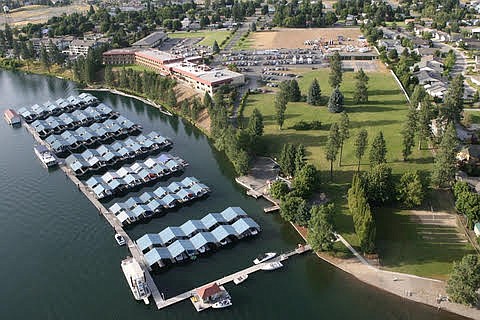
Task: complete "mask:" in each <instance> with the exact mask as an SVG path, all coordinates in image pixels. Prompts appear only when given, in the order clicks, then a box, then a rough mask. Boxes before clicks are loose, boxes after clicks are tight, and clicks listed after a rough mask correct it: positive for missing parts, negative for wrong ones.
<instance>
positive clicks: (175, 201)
mask: <svg viewBox="0 0 480 320" xmlns="http://www.w3.org/2000/svg"><path fill="white" fill-rule="evenodd" d="M208 193H210V188H209V187H207V186H206V185H204V184H202V183H200V181H198V180H197V179H196V178H195V177H187V178H185V179H183V180H182V181H180V182H172V183H171V184H169V185H168V186H167V187H158V188H156V189H155V190H153V191H152V192H144V193H143V194H142V195H140V196H139V197H132V198H129V199H128V200H127V201H125V202H117V203H115V204H113V205H112V206H110V207H109V208H108V210H109V211H110V212H111V213H113V214H114V215H115V216H116V217H117V219H118V220H119V221H120V223H122V224H132V223H135V222H138V221H140V220H142V219H147V218H150V217H152V216H154V215H158V214H160V213H165V210H167V209H173V208H175V207H177V206H179V205H180V204H183V203H187V202H190V201H193V200H197V199H201V198H203V197H204V196H205V195H207V194H208Z"/></svg>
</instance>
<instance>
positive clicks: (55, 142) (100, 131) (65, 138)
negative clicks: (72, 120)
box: [45, 116, 142, 155]
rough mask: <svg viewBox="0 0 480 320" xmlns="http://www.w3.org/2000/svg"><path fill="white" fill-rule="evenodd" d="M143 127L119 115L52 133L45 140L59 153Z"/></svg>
mask: <svg viewBox="0 0 480 320" xmlns="http://www.w3.org/2000/svg"><path fill="white" fill-rule="evenodd" d="M141 129H142V128H141V126H140V125H138V124H135V123H133V122H132V121H130V120H128V119H127V118H125V117H123V116H119V117H118V118H117V119H108V120H105V121H104V122H102V123H94V124H92V125H90V126H88V127H80V128H78V129H76V130H68V131H65V132H63V133H62V134H59V135H50V136H49V137H47V138H46V139H45V142H46V143H47V144H48V147H49V148H50V150H52V152H54V153H55V154H57V155H59V154H61V153H64V152H68V151H75V150H77V149H79V148H82V147H87V146H91V145H94V144H96V143H103V142H106V141H108V140H110V139H119V138H126V137H127V136H128V135H130V134H134V133H139V132H140V131H141Z"/></svg>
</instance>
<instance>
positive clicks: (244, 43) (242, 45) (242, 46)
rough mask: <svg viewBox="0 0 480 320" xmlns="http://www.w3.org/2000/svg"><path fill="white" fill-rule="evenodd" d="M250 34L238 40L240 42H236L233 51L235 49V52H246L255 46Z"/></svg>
mask: <svg viewBox="0 0 480 320" xmlns="http://www.w3.org/2000/svg"><path fill="white" fill-rule="evenodd" d="M252 34H253V33H252V32H250V34H249V35H248V37H246V38H240V40H238V42H237V43H236V44H235V46H234V47H233V49H235V50H247V49H251V48H253V46H254V44H255V40H254V39H252Z"/></svg>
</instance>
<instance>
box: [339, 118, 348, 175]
mask: <svg viewBox="0 0 480 320" xmlns="http://www.w3.org/2000/svg"><path fill="white" fill-rule="evenodd" d="M349 126H350V119H349V118H348V114H347V113H346V112H345V111H343V112H342V115H341V119H340V126H339V128H338V132H339V137H338V139H339V141H340V157H339V161H338V165H339V166H340V167H341V166H342V154H343V144H344V142H345V140H347V139H348V138H350V129H349Z"/></svg>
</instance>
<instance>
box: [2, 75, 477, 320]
mask: <svg viewBox="0 0 480 320" xmlns="http://www.w3.org/2000/svg"><path fill="white" fill-rule="evenodd" d="M6 71H9V70H6ZM18 71H20V72H24V71H23V70H18ZM26 73H28V74H37V75H41V76H52V75H48V74H41V73H34V72H26ZM54 77H56V78H59V79H64V78H62V77H59V76H54ZM64 80H69V81H72V82H74V83H76V84H78V82H76V81H74V80H71V79H64ZM79 90H82V91H99V92H109V93H112V94H117V95H121V96H125V97H129V98H133V99H136V100H138V101H141V102H143V103H145V104H147V105H150V106H152V107H155V108H157V109H158V110H159V111H160V112H162V113H163V114H165V115H168V116H174V115H177V116H179V117H181V118H182V119H184V120H186V121H188V122H189V123H191V124H192V125H193V126H195V127H196V128H198V129H200V131H202V133H204V134H205V136H206V137H207V138H208V139H210V136H209V135H208V134H207V133H206V132H204V130H202V129H201V128H199V127H198V126H197V125H196V124H195V123H194V122H192V121H190V120H188V119H186V118H184V117H183V116H181V115H179V114H176V113H175V114H172V113H170V112H169V111H166V110H165V108H164V107H163V106H161V105H157V104H156V103H155V102H153V101H150V100H148V99H145V98H143V97H140V96H136V95H134V94H128V93H125V92H123V91H120V90H117V89H108V88H92V87H87V88H79ZM235 180H236V179H235ZM236 182H237V183H239V182H238V181H236ZM239 184H240V185H242V186H243V187H244V188H247V189H249V188H248V187H247V186H246V185H243V184H241V183H239ZM266 200H267V201H268V199H266ZM290 224H291V225H292V226H293V228H294V229H295V231H297V233H298V234H299V235H300V237H302V239H304V241H305V242H306V241H307V239H306V237H305V235H304V234H302V232H301V230H300V229H299V227H298V226H296V225H294V224H293V223H291V222H290ZM315 254H316V255H317V257H319V258H320V259H322V260H323V261H325V262H327V263H329V264H331V265H332V266H334V267H336V268H338V269H340V270H342V271H344V272H346V273H348V274H350V275H352V276H353V277H355V278H356V279H357V280H359V281H361V282H363V283H365V284H368V285H371V286H373V287H375V288H377V289H380V290H383V291H385V292H388V293H390V294H394V295H396V296H399V297H403V298H404V299H408V300H410V301H412V302H417V303H422V304H425V305H428V306H431V307H434V308H437V309H438V310H442V311H447V312H450V313H454V314H457V315H461V316H464V317H467V318H471V319H480V310H479V309H476V308H470V307H467V306H464V305H461V304H457V303H452V302H447V301H442V302H440V303H438V302H437V300H436V298H437V297H438V295H439V294H440V295H442V296H446V292H445V282H444V281H440V280H436V279H429V278H423V277H419V276H416V275H411V274H404V273H398V272H393V271H388V270H382V269H379V268H377V267H373V266H368V267H367V266H365V265H363V264H362V263H361V262H359V261H358V260H357V258H350V259H340V258H335V257H332V256H329V255H327V254H322V253H320V252H315ZM397 277H399V278H403V279H400V280H401V281H396V280H393V279H397ZM405 287H412V288H414V289H411V290H406V289H404V288H405Z"/></svg>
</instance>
